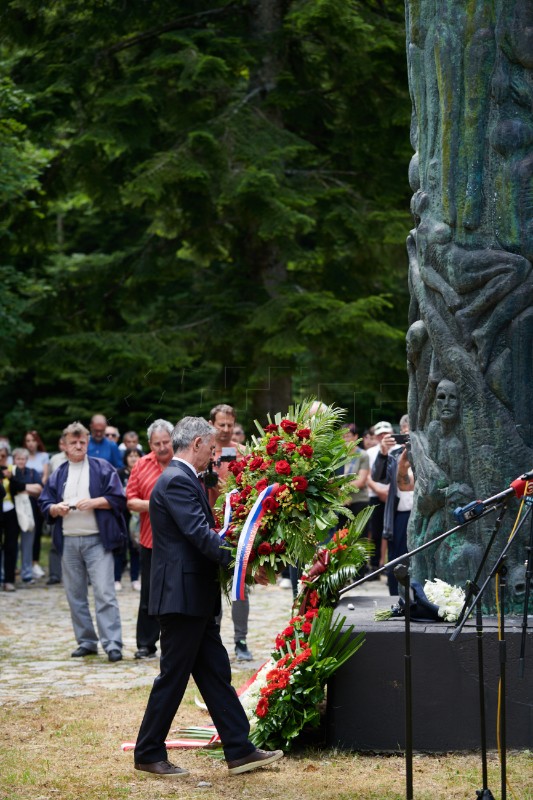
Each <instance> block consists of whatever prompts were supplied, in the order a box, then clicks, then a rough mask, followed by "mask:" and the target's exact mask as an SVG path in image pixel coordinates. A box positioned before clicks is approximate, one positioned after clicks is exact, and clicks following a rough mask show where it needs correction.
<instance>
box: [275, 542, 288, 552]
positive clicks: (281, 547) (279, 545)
mask: <svg viewBox="0 0 533 800" xmlns="http://www.w3.org/2000/svg"><path fill="white" fill-rule="evenodd" d="M285 550H286V547H285V542H276V544H275V545H274V552H275V553H277V554H278V555H280V554H281V553H284V552H285Z"/></svg>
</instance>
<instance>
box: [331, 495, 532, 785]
mask: <svg viewBox="0 0 533 800" xmlns="http://www.w3.org/2000/svg"><path fill="white" fill-rule="evenodd" d="M506 502H507V498H506V497H505V498H501V499H500V500H498V501H497V502H495V503H494V504H493V505H492V506H490V507H488V508H485V509H484V510H483V512H482V513H481V514H479V515H478V516H475V517H471V518H470V519H467V520H466V521H465V522H463V523H461V524H460V525H456V526H455V527H454V528H450V530H448V531H445V532H444V533H441V534H439V536H436V537H435V538H434V539H430V540H429V541H427V542H424V544H421V545H420V546H419V547H415V548H414V549H413V550H410V551H409V552H408V553H404V554H403V555H401V556H398V558H394V559H392V561H389V562H387V563H386V564H384V565H383V566H382V567H379V568H378V569H376V570H374V571H373V572H370V573H368V575H365V576H364V577H362V578H359V579H358V580H356V581H354V583H351V584H350V585H349V586H345V587H344V588H343V589H341V591H340V592H339V596H342V595H343V594H346V593H347V592H350V591H351V590H352V589H355V588H356V587H357V586H360V585H361V584H363V583H366V581H368V580H371V579H372V578H374V577H375V576H376V575H381V573H382V572H384V571H385V570H386V569H389V568H392V567H394V568H395V569H394V574H395V575H396V578H397V580H398V582H399V583H401V584H402V585H403V586H405V587H406V588H405V665H404V666H405V738H406V747H405V763H406V800H412V798H413V773H412V752H413V735H412V734H413V716H412V691H411V642H410V639H411V625H410V623H411V613H410V607H411V598H410V596H409V595H410V580H409V568H408V566H407V564H408V563H409V559H410V558H411V557H412V556H414V555H417V554H418V553H421V552H422V551H423V550H426V549H427V548H428V547H431V546H433V545H435V544H438V543H439V542H442V541H444V540H445V539H447V538H448V537H449V536H451V535H452V534H453V533H456V532H457V531H459V530H462V529H463V528H466V527H467V525H470V524H471V523H472V522H476V521H477V520H480V519H483V517H486V516H487V515H488V514H491V513H492V512H494V511H496V509H498V508H500V507H501V506H504V508H503V509H502V513H501V514H500V516H499V517H498V519H497V520H496V523H495V532H494V533H493V535H492V536H491V540H490V544H491V545H492V542H493V540H494V538H495V535H496V533H497V532H498V530H499V527H500V525H501V520H502V518H503V515H504V513H505V510H506ZM517 532H518V531H517ZM532 536H533V534H532ZM484 558H485V560H486V556H485V557H484ZM483 563H484V561H483ZM476 602H477V596H476V600H475V601H474V603H473V604H472V607H473V606H474V605H475V604H476ZM472 607H470V609H469V612H468V613H471V611H472ZM461 613H462V612H461ZM479 615H480V617H479V624H481V605H480V606H479ZM467 617H468V615H465V614H463V620H462V625H464V623H465V622H466V619H467ZM454 635H455V634H454ZM481 636H482V627H481V628H480V629H479V630H478V637H479V638H478V662H479V669H480V671H481V675H483V653H482V650H481V652H480V651H479V648H480V647H481ZM480 686H481V689H480V703H481V705H480V711H481V714H482V715H483V721H482V751H483V752H484V757H483V762H482V772H483V787H484V788H483V789H482V790H481V794H480V792H479V791H478V792H477V796H478V797H479V798H481V800H494V797H493V795H492V793H491V792H490V790H489V789H488V788H486V785H487V777H486V773H487V759H486V733H485V700H484V696H483V700H482V701H481V696H482V693H483V684H482V683H481V682H480ZM502 800H505V798H504V796H502Z"/></svg>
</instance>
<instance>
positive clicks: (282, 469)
mask: <svg viewBox="0 0 533 800" xmlns="http://www.w3.org/2000/svg"><path fill="white" fill-rule="evenodd" d="M276 472H277V473H278V475H290V474H291V465H290V464H289V462H288V461H283V460H281V461H278V462H277V464H276ZM304 480H305V479H304Z"/></svg>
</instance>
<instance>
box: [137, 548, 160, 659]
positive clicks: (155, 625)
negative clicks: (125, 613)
mask: <svg viewBox="0 0 533 800" xmlns="http://www.w3.org/2000/svg"><path fill="white" fill-rule="evenodd" d="M140 563H141V591H140V597H139V611H138V613H137V647H138V648H141V647H146V648H148V650H149V651H150V652H151V653H155V651H156V650H157V640H158V639H159V620H158V618H157V617H152V616H150V614H149V613H148V603H149V602H150V570H151V567H152V548H151V547H143V546H142V545H141V552H140Z"/></svg>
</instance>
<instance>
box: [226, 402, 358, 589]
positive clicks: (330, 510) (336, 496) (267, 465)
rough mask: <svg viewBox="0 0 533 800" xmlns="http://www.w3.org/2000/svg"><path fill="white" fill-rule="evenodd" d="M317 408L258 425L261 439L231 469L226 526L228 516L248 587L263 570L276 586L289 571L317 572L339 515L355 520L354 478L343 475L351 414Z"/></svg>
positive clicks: (307, 405) (229, 535)
mask: <svg viewBox="0 0 533 800" xmlns="http://www.w3.org/2000/svg"><path fill="white" fill-rule="evenodd" d="M312 406H313V401H312V400H308V401H306V402H304V403H302V404H301V405H300V406H295V407H293V408H291V409H290V410H289V413H288V414H287V415H286V416H282V415H281V414H277V415H276V416H275V418H274V421H270V422H269V424H268V425H265V426H264V427H262V426H261V425H260V424H259V423H258V422H256V425H257V428H258V430H259V433H260V436H254V437H252V446H251V448H249V451H248V452H246V453H245V454H243V456H242V458H240V459H238V460H236V461H233V462H231V463H230V464H229V475H228V481H227V484H226V489H227V492H228V494H227V495H226V497H225V498H224V497H221V498H219V501H218V506H219V510H220V524H221V525H222V517H223V516H224V517H225V521H226V524H225V538H226V542H227V546H228V547H230V548H231V550H232V555H233V557H234V563H235V564H236V572H235V574H236V575H237V569H238V568H239V566H240V567H241V568H242V580H243V582H244V581H247V582H250V583H252V582H253V575H254V573H255V572H256V570H257V569H258V568H259V567H263V568H264V569H265V570H266V572H267V575H268V577H269V579H270V581H271V582H274V581H275V578H276V575H277V574H278V573H279V572H281V571H282V570H283V569H284V567H285V566H286V565H287V564H293V565H295V564H297V563H300V564H309V563H310V562H311V561H312V559H313V556H314V554H315V552H316V549H317V547H318V546H319V545H320V543H321V542H322V541H323V540H324V539H325V538H326V537H327V535H328V533H329V532H330V531H331V530H333V529H334V528H335V526H336V524H337V522H338V517H339V515H340V514H341V513H342V514H344V515H345V516H347V517H350V516H351V515H350V512H349V511H348V510H347V509H346V508H345V505H344V504H345V502H346V501H347V499H348V498H349V496H350V494H351V491H352V490H351V488H350V487H349V485H348V484H349V483H350V481H351V480H352V478H353V476H352V475H344V474H343V469H342V468H343V466H344V465H345V464H346V463H347V462H348V461H349V460H350V458H351V450H350V448H349V446H347V445H346V443H345V442H344V439H343V437H342V431H341V430H340V426H339V422H340V421H341V419H342V416H343V411H342V409H337V408H334V407H333V406H328V407H326V406H321V407H320V408H319V410H318V411H316V412H315V413H313V408H312ZM223 511H225V513H224V514H223ZM223 580H224V577H223ZM225 586H226V588H227V587H228V583H227V579H226V582H225Z"/></svg>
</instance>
